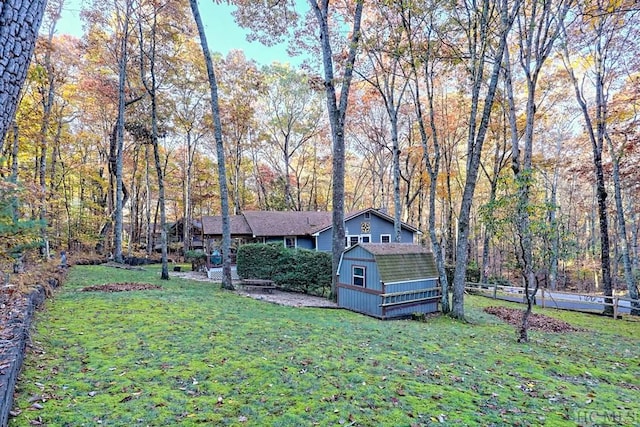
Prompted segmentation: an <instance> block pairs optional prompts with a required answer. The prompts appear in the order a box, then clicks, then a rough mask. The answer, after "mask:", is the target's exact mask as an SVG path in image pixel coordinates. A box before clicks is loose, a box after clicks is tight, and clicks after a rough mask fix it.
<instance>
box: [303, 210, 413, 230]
mask: <svg viewBox="0 0 640 427" xmlns="http://www.w3.org/2000/svg"><path fill="white" fill-rule="evenodd" d="M366 212H370V213H372V214H374V215H376V216H378V217H380V218H382V219H385V220H387V221H389V222H394V221H395V219H394V218H393V217H392V216H391V215H388V214H386V213H383V212H380V211H379V210H378V209H375V208H366V209H360V210H359V211H354V212H350V213H349V214H347V215H345V217H344V221H345V222H347V221H349V220H351V219H353V218H355V217H357V216H359V215H362V214H364V213H366ZM400 227H401V228H404V229H406V230H409V231H413V232H414V233H418V235H422V231H420V230H418V229H417V228H416V227H414V226H412V225H409V224H407V223H406V222H403V221H400ZM331 228H333V223H332V224H329V225H326V226H324V227H322V228H319V229H318V230H316V231H314V232H313V233H312V234H311V235H312V236H314V237H315V236H318V235H320V233H322V232H324V231H327V230H330V229H331Z"/></svg>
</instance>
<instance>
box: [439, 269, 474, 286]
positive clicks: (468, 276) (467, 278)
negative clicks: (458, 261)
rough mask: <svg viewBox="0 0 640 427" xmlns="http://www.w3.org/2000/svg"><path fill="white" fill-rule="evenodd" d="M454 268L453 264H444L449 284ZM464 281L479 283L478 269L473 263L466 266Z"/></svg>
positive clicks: (451, 280)
mask: <svg viewBox="0 0 640 427" xmlns="http://www.w3.org/2000/svg"><path fill="white" fill-rule="evenodd" d="M455 270H456V266H455V265H447V266H445V271H446V272H447V280H448V281H449V284H451V283H453V273H454V272H455ZM464 280H465V281H466V282H471V283H479V282H480V269H479V268H478V267H476V266H475V265H469V266H467V274H466V276H465V279H464Z"/></svg>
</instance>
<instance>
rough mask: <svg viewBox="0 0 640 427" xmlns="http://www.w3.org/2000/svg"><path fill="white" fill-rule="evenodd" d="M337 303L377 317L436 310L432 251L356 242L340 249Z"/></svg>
mask: <svg viewBox="0 0 640 427" xmlns="http://www.w3.org/2000/svg"><path fill="white" fill-rule="evenodd" d="M338 276H339V277H338V279H339V280H338V285H337V292H338V305H339V306H340V307H343V308H346V309H349V310H352V311H356V312H358V313H363V314H367V315H369V316H373V317H377V318H379V319H390V318H398V317H407V316H410V315H412V314H413V313H432V312H436V311H438V302H439V301H440V295H441V293H440V288H439V283H438V271H437V269H436V265H435V260H434V258H433V254H432V253H431V252H429V251H428V250H427V249H425V248H424V247H422V246H420V245H414V244H404V243H387V244H381V243H359V244H356V245H354V246H351V247H349V248H347V249H345V251H344V252H343V253H342V257H341V258H340V265H339V267H338Z"/></svg>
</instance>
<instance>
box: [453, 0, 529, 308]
mask: <svg viewBox="0 0 640 427" xmlns="http://www.w3.org/2000/svg"><path fill="white" fill-rule="evenodd" d="M520 3H521V0H516V1H515V2H514V3H513V5H512V7H511V11H510V10H509V3H508V2H507V1H506V0H501V1H500V5H499V6H498V7H499V9H500V14H501V22H500V27H501V28H499V30H498V33H497V34H498V37H499V43H498V46H497V47H496V49H495V51H494V52H495V53H493V55H492V57H491V58H488V57H484V56H483V55H484V54H480V55H481V56H477V55H478V54H479V52H472V54H473V55H475V57H474V59H475V61H477V63H476V64H474V66H475V67H474V74H473V76H472V78H473V80H472V83H473V89H472V93H471V111H470V114H469V117H470V121H469V125H468V136H467V177H466V179H465V184H464V190H463V193H462V201H461V203H460V211H459V215H458V241H457V243H456V252H455V254H456V267H455V272H454V275H453V307H452V310H451V316H452V317H454V318H456V319H464V287H465V278H466V272H467V260H468V256H469V251H468V246H469V232H470V227H469V226H470V219H471V206H472V204H473V195H474V192H475V189H476V182H477V178H478V169H479V167H480V157H481V155H482V146H483V144H484V140H485V137H486V134H487V130H488V126H489V119H490V117H491V110H492V108H493V101H494V97H495V94H496V88H497V86H498V78H499V76H500V69H501V66H502V57H503V54H504V51H505V47H506V44H507V35H508V34H509V31H510V29H511V26H512V24H513V20H514V18H515V16H514V14H515V12H516V11H517V10H518V9H519V7H520ZM482 5H483V6H482V8H483V9H482V11H481V12H482V14H483V15H484V14H487V13H488V9H489V6H490V1H489V0H484V1H483V2H482ZM478 12H480V11H478ZM488 18H489V17H488V16H483V19H482V20H481V24H482V25H480V28H479V31H480V34H474V35H475V36H477V37H479V40H481V41H482V43H486V42H488V38H489V33H490V31H489V28H488V25H489V22H490V20H489V19H488ZM489 59H490V60H491V61H492V62H493V69H492V72H491V76H490V78H489V84H488V87H487V90H486V94H485V96H484V108H483V111H482V115H481V117H480V123H477V113H478V109H479V104H480V96H481V87H482V86H483V84H484V79H483V78H482V75H483V74H484V71H485V66H486V62H487V61H488V60H489Z"/></svg>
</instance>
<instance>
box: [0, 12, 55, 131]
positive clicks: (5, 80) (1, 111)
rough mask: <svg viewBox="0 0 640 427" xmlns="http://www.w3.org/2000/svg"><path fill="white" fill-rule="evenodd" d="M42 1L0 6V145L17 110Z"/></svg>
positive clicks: (36, 31) (34, 39) (38, 26)
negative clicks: (0, 50) (0, 53)
mask: <svg viewBox="0 0 640 427" xmlns="http://www.w3.org/2000/svg"><path fill="white" fill-rule="evenodd" d="M46 3H47V2H46V0H31V1H22V0H5V1H3V2H2V3H0V46H2V51H3V54H2V55H0V105H2V108H0V141H4V138H5V136H6V134H7V131H8V129H9V127H10V126H11V123H12V122H13V118H14V116H15V113H16V108H17V106H18V96H19V94H20V89H21V88H22V84H23V83H24V79H25V78H26V76H27V71H28V69H29V62H30V61H31V55H32V54H33V50H34V48H35V45H36V39H37V37H38V29H39V28H40V23H41V22H42V15H43V14H44V9H45V5H46Z"/></svg>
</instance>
